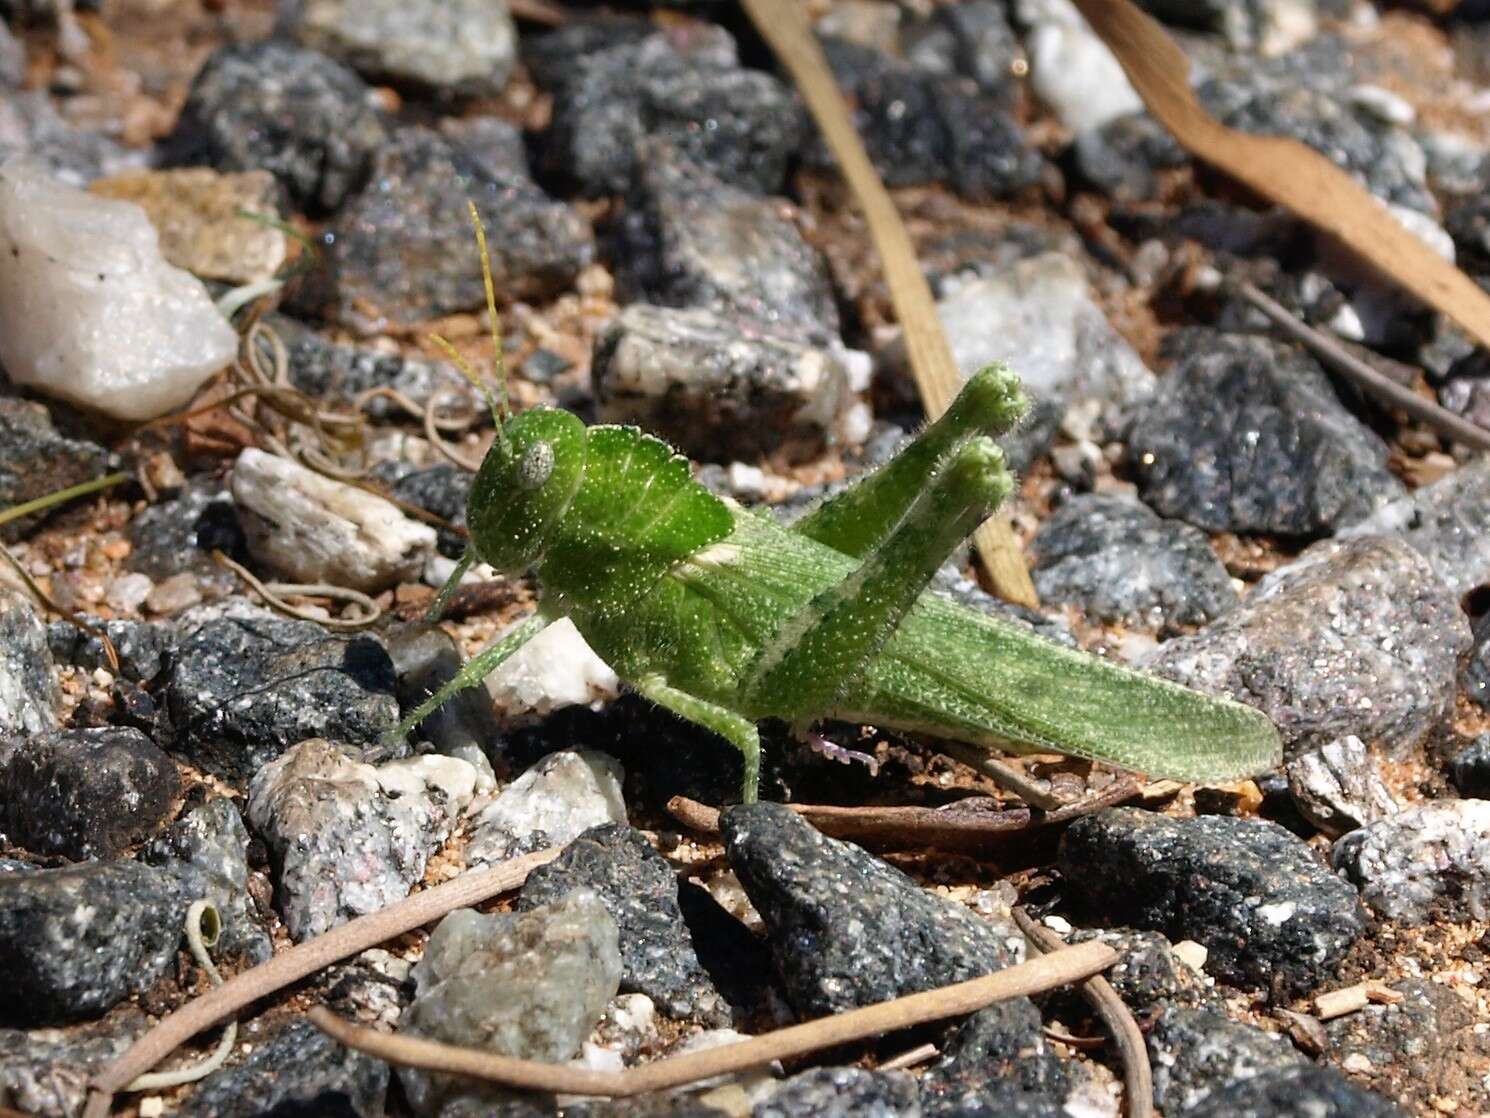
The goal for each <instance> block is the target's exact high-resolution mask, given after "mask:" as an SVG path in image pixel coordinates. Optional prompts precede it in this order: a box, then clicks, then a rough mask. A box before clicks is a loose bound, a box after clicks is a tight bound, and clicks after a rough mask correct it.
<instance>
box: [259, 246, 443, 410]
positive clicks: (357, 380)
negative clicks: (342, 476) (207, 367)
mask: <svg viewBox="0 0 1490 1118" xmlns="http://www.w3.org/2000/svg"><path fill="white" fill-rule="evenodd" d="M466 228H467V230H468V231H469V229H470V226H469V225H468V226H466ZM267 321H268V323H269V325H271V326H272V327H273V328H274V330H275V331H276V332H277V333H278V334H279V336H280V338H281V340H283V341H284V343H285V348H286V351H287V354H286V356H287V359H288V365H289V378H290V383H291V384H292V385H294V386H295V387H296V388H298V389H300V391H302V392H305V393H308V394H309V395H311V396H316V397H322V398H328V397H329V398H331V399H337V400H345V401H348V402H351V401H353V400H355V399H356V398H357V397H358V396H360V395H361V394H362V393H364V392H367V391H368V390H369V389H373V388H392V389H394V390H395V391H398V392H401V393H402V394H403V395H405V396H407V397H408V398H409V399H410V400H412V401H414V403H416V404H425V403H427V402H428V401H429V400H430V399H431V398H433V397H435V396H441V397H447V396H448V397H449V398H450V401H451V402H452V403H458V402H459V401H462V400H465V399H468V398H469V397H470V386H469V384H468V383H467V381H466V379H465V377H463V376H462V375H461V373H460V370H459V369H457V368H456V367H455V366H454V365H450V364H448V363H446V362H444V361H423V360H420V359H419V358H417V357H405V356H403V355H402V354H394V353H379V352H377V351H376V350H371V349H361V348H358V347H357V346H350V345H340V344H338V343H336V342H331V341H327V340H326V339H325V338H323V337H321V335H319V334H317V333H316V332H315V331H314V330H310V329H307V328H306V327H305V326H303V325H301V324H300V323H299V322H296V321H295V320H294V319H292V318H287V317H285V316H284V315H279V314H276V315H270V316H268V318H267ZM366 407H367V411H368V414H369V415H373V416H378V417H383V416H386V415H388V414H390V413H389V407H390V405H388V404H387V401H383V400H377V399H373V400H369V401H368V402H367V405H366Z"/></svg>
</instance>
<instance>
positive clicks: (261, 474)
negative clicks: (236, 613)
mask: <svg viewBox="0 0 1490 1118" xmlns="http://www.w3.org/2000/svg"><path fill="white" fill-rule="evenodd" d="M232 491H233V500H234V502H235V503H236V504H237V505H238V509H239V513H240V519H241V520H242V522H243V530H244V533H245V535H246V536H247V537H248V549H249V551H251V552H252V553H253V556H254V558H255V559H257V560H258V561H259V562H261V563H264V564H266V565H268V566H271V567H273V568H274V569H275V570H277V571H279V572H280V573H281V574H283V575H285V576H286V577H288V578H290V579H292V580H293V581H295V582H327V583H331V584H333V585H335V586H345V587H349V588H350V589H353V590H362V591H365V592H367V593H377V592H378V591H380V590H386V589H388V588H389V587H391V586H395V585H397V584H398V583H399V582H417V581H418V579H419V576H420V574H421V573H422V572H423V570H424V563H425V560H426V559H427V558H428V557H429V554H430V553H431V552H432V551H433V550H434V547H435V530H434V529H433V528H431V527H430V526H429V525H427V524H420V523H419V522H418V521H416V520H411V519H410V518H409V517H407V516H405V515H404V514H403V513H402V512H400V511H399V510H398V508H397V507H396V506H395V505H392V504H390V503H389V502H387V501H385V500H383V498H381V497H378V496H375V495H374V494H372V493H368V492H365V491H364V490H361V489H357V488H356V487H354V486H351V485H346V484H344V483H342V482H339V481H333V480H331V479H330V478H326V477H322V476H321V475H320V474H318V473H315V472H314V471H312V470H308V469H306V468H305V467H304V466H302V465H300V464H299V463H297V462H291V461H289V460H287V459H284V458H280V457H278V456H277V455H273V454H266V453H264V452H263V451H262V450H258V449H256V448H254V447H250V448H249V449H247V450H245V451H244V452H243V453H242V454H240V455H239V456H238V461H237V462H236V463H234V465H233V481H232Z"/></svg>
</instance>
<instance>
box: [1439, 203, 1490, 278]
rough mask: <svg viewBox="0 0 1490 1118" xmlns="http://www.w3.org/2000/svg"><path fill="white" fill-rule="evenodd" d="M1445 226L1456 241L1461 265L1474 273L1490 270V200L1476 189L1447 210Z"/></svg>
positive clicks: (1456, 254)
mask: <svg viewBox="0 0 1490 1118" xmlns="http://www.w3.org/2000/svg"><path fill="white" fill-rule="evenodd" d="M1443 227H1444V228H1445V229H1446V230H1448V233H1449V236H1451V237H1452V238H1454V253H1455V256H1456V257H1457V259H1458V263H1459V266H1460V267H1462V268H1465V269H1467V270H1468V271H1469V272H1470V273H1471V274H1476V275H1482V274H1484V273H1485V272H1486V271H1490V198H1486V197H1485V194H1484V192H1483V190H1477V191H1475V192H1474V193H1473V194H1471V195H1470V196H1469V197H1467V198H1460V199H1457V200H1455V201H1454V202H1453V204H1451V205H1450V206H1449V207H1448V209H1447V210H1445V211H1444V217H1443Z"/></svg>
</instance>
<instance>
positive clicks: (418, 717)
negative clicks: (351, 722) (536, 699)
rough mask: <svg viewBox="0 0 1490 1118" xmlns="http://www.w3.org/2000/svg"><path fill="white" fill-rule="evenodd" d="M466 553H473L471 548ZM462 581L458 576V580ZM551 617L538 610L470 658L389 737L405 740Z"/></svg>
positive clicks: (474, 683) (499, 663)
mask: <svg viewBox="0 0 1490 1118" xmlns="http://www.w3.org/2000/svg"><path fill="white" fill-rule="evenodd" d="M466 554H468V555H469V554H470V552H467V553H466ZM457 581H458V580H457ZM548 622H549V619H548V618H547V617H544V616H543V615H542V614H541V613H535V614H534V615H533V616H532V617H530V618H528V619H527V620H526V621H523V622H521V623H520V624H518V625H517V627H516V628H514V629H513V630H512V631H511V632H510V633H508V634H507V635H506V636H504V637H501V638H500V639H498V640H495V641H493V642H492V643H491V644H489V645H487V646H486V647H485V648H483V649H482V650H481V651H480V652H478V653H476V655H475V656H472V657H471V658H470V659H469V660H467V661H466V663H465V666H464V667H462V668H461V670H460V671H458V672H456V673H455V675H453V676H451V677H450V679H449V681H447V682H446V684H445V686H443V687H441V688H440V689H439V690H438V691H436V692H435V693H434V694H433V695H431V696H430V697H429V698H427V699H425V700H424V702H422V703H420V704H419V705H418V706H417V707H415V708H414V711H413V713H412V714H409V715H408V716H407V717H405V718H404V720H403V721H402V722H400V723H399V724H398V726H397V727H395V728H394V729H393V730H390V731H389V732H388V735H387V740H389V741H394V742H396V741H402V740H403V739H404V738H405V737H407V736H408V735H409V733H410V731H412V730H413V729H414V727H415V726H418V725H419V723H421V722H423V721H424V720H425V719H426V718H428V717H429V715H430V714H431V713H433V712H434V711H435V710H436V709H437V708H438V707H439V706H440V705H441V704H442V703H443V702H445V700H446V699H448V698H450V696H451V695H454V694H455V693H456V692H457V691H464V690H465V689H466V688H467V687H475V686H476V685H477V684H478V683H480V682H481V681H482V680H483V679H485V678H486V677H487V676H488V675H490V674H491V673H492V672H494V671H496V669H497V668H498V667H500V666H501V664H502V662H503V661H504V660H506V659H507V658H508V657H509V656H511V655H512V654H513V653H514V652H516V651H517V650H518V649H519V648H521V647H522V646H523V645H525V644H527V643H528V642H529V641H530V640H532V639H533V638H534V637H536V636H537V635H538V634H539V633H540V632H542V631H543V629H544V628H545V627H546V626H547V625H548Z"/></svg>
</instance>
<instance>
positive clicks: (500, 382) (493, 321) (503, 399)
mask: <svg viewBox="0 0 1490 1118" xmlns="http://www.w3.org/2000/svg"><path fill="white" fill-rule="evenodd" d="M466 208H467V210H468V211H469V212H470V215H471V227H472V228H473V229H475V230H476V247H477V248H479V249H480V250H481V282H482V284H483V286H485V288H486V319H487V322H488V323H489V324H490V327H491V343H492V373H493V374H494V375H495V376H496V380H497V402H496V404H495V405H494V407H495V408H498V409H500V411H501V419H500V420H498V422H497V430H498V431H501V429H502V426H503V424H504V423H505V422H506V421H507V420H508V419H511V418H512V411H511V409H510V408H509V407H508V404H507V357H506V355H505V354H504V353H503V352H502V320H501V319H500V318H498V317H497V292H496V287H495V285H494V284H493V283H492V278H491V252H490V251H489V250H488V249H487V246H486V226H485V225H483V224H482V222H481V214H480V213H479V212H478V211H477V209H476V203H475V202H472V201H469V200H467V202H466ZM492 414H493V417H495V416H496V411H493V413H492Z"/></svg>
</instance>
